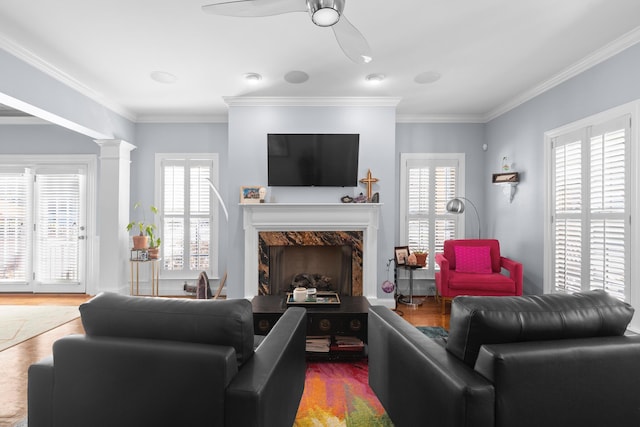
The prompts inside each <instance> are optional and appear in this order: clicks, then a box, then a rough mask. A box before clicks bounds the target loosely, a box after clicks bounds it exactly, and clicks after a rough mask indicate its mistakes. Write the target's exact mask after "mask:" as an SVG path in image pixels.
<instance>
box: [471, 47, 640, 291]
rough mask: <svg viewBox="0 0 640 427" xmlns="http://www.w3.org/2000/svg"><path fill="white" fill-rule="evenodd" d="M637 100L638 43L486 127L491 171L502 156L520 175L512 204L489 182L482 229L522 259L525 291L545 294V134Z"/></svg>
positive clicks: (639, 74) (639, 88)
mask: <svg viewBox="0 0 640 427" xmlns="http://www.w3.org/2000/svg"><path fill="white" fill-rule="evenodd" d="M639 98H640V45H635V46H632V47H630V48H628V49H627V50H625V51H623V52H621V53H619V54H618V55H616V56H614V57H612V58H611V59H609V60H607V61H605V62H603V63H601V64H599V65H597V66H595V67H593V68H591V69H589V70H587V71H585V72H583V73H581V74H580V75H578V76H576V77H574V78H572V79H570V80H568V81H566V82H564V83H563V84H561V85H558V86H557V87H555V88H553V89H551V90H549V91H547V92H545V93H543V94H541V95H539V96H537V97H536V98H534V99H532V100H530V101H528V102H526V103H524V104H522V105H521V106H519V107H517V108H515V109H513V110H511V111H509V112H508V113H506V114H503V115H502V116H500V117H498V118H496V119H495V120H492V121H490V122H489V123H487V124H486V142H487V144H488V145H489V150H488V151H487V156H485V165H484V167H485V170H486V171H487V173H491V171H495V170H496V169H497V167H498V166H499V161H500V159H501V157H502V155H503V153H504V154H508V155H509V156H510V157H511V159H512V160H513V162H514V169H515V170H518V171H520V172H521V173H522V177H521V182H520V184H519V185H518V187H517V193H516V195H515V197H514V199H513V203H511V204H509V203H508V201H507V200H506V199H505V197H504V196H503V195H502V193H501V191H500V190H499V189H497V188H491V187H492V185H491V184H490V183H489V182H490V181H488V180H487V179H485V181H484V182H486V184H485V189H484V194H485V204H484V207H483V209H482V211H483V213H482V217H483V221H484V223H485V225H484V228H485V229H486V230H487V232H488V235H492V236H494V237H495V238H497V239H499V240H500V245H501V249H502V250H503V251H504V252H505V253H507V254H509V255H510V256H512V257H513V258H514V259H517V260H519V261H522V263H523V268H524V292H525V293H527V294H542V293H543V273H544V272H543V268H544V262H543V261H544V260H543V256H544V247H543V243H544V242H543V231H544V230H543V226H544V212H543V206H544V191H545V190H544V146H543V141H544V133H545V132H546V131H549V130H552V129H554V128H557V127H560V126H562V125H565V124H568V123H571V122H574V121H576V120H579V119H581V118H584V117H588V116H590V115H593V114H596V113H599V112H601V111H605V110H607V109H610V108H612V107H615V106H618V105H622V104H625V103H627V102H630V101H633V100H636V99H639ZM469 194H472V193H471V192H469Z"/></svg>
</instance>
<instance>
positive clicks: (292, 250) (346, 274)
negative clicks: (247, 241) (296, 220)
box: [258, 231, 362, 295]
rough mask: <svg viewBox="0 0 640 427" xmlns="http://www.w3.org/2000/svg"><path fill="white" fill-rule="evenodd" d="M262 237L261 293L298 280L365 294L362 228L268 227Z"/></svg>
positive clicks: (279, 290)
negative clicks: (354, 229) (306, 228)
mask: <svg viewBox="0 0 640 427" xmlns="http://www.w3.org/2000/svg"><path fill="white" fill-rule="evenodd" d="M258 239H259V244H258V245H259V264H258V270H259V288H258V290H259V292H258V293H259V294H260V295H271V294H273V295H278V294H283V293H286V292H290V291H291V290H292V288H293V287H295V286H296V285H297V284H299V285H301V286H305V287H315V288H317V289H318V290H319V291H325V290H326V291H334V292H338V293H339V294H340V295H362V231H264V232H259V233H258Z"/></svg>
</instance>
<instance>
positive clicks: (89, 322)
mask: <svg viewBox="0 0 640 427" xmlns="http://www.w3.org/2000/svg"><path fill="white" fill-rule="evenodd" d="M80 314H81V315H82V326H83V327H84V329H85V331H86V334H87V335H88V336H108V337H124V338H144V339H152V340H153V339H155V340H170V341H181V342H190V343H201V344H213V345H223V346H231V347H233V348H234V349H235V352H236V358H237V362H238V365H239V366H241V365H242V364H243V363H245V362H246V361H247V360H249V359H250V358H251V357H252V356H253V351H254V350H253V349H254V335H253V312H252V308H251V302H249V301H247V300H246V299H234V300H221V301H217V300H216V301H212V300H196V301H194V300H190V299H180V298H147V297H131V296H127V295H120V294H115V293H101V294H99V295H97V296H96V297H94V298H92V299H91V300H90V301H88V302H86V303H84V304H82V305H81V306H80Z"/></svg>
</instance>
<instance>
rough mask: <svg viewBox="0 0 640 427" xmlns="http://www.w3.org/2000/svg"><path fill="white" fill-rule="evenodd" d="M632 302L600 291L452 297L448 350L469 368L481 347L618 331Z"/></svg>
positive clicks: (627, 318)
mask: <svg viewBox="0 0 640 427" xmlns="http://www.w3.org/2000/svg"><path fill="white" fill-rule="evenodd" d="M633 311H634V310H633V308H632V307H631V305H629V304H627V303H625V302H622V301H619V300H617V299H616V298H614V297H612V296H610V295H609V294H607V293H606V292H604V291H600V290H598V291H589V292H583V293H575V294H570V295H569V294H547V295H544V296H540V295H530V296H526V297H477V296H469V297H465V296H460V297H456V298H455V299H454V300H453V303H452V304H451V320H450V332H449V338H448V340H447V350H448V351H450V352H451V353H452V354H454V355H456V356H457V357H459V358H460V359H462V360H463V361H464V362H465V363H467V364H468V365H469V366H471V367H473V366H474V365H475V363H476V359H477V357H478V352H479V351H480V347H481V346H483V345H484V344H503V343H515V342H525V341H544V340H558V339H569V338H588V337H602V336H615V335H623V334H624V332H625V330H626V328H627V325H628V324H629V322H630V321H631V318H632V317H633Z"/></svg>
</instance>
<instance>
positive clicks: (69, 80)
mask: <svg viewBox="0 0 640 427" xmlns="http://www.w3.org/2000/svg"><path fill="white" fill-rule="evenodd" d="M0 48H1V49H4V50H6V51H7V52H9V53H10V54H11V55H13V56H15V57H16V58H18V59H20V60H22V61H24V62H26V63H27V64H29V65H31V66H32V67H34V68H36V69H37V70H39V71H42V72H43V73H45V74H47V75H48V76H50V77H53V78H54V79H56V80H58V81H59V82H60V83H62V84H64V85H66V86H69V87H70V88H71V89H73V90H75V91H77V92H79V93H80V94H82V95H84V96H86V97H87V98H89V99H91V100H93V101H95V102H97V103H98V104H100V105H102V106H103V107H105V108H108V109H109V110H111V111H113V112H115V113H117V114H119V115H120V116H122V117H124V118H126V119H128V120H129V121H133V122H135V121H136V115H135V114H134V113H132V112H131V111H129V110H127V109H126V108H124V107H122V106H121V105H119V104H117V103H115V102H111V101H109V100H108V99H106V98H105V96H104V95H103V94H102V93H99V92H96V91H95V90H93V89H91V88H90V87H89V86H87V85H85V84H84V83H82V82H80V81H79V80H77V79H75V78H73V77H71V76H70V75H69V74H67V73H65V72H64V71H62V70H61V69H59V68H58V67H56V66H54V65H52V64H51V63H49V62H48V61H46V60H44V59H43V58H41V57H40V56H38V55H36V54H35V53H33V52H31V51H30V50H28V49H25V48H24V47H22V46H20V45H19V44H17V43H15V42H14V41H13V40H10V39H8V38H7V37H5V36H4V35H2V34H0Z"/></svg>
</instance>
